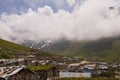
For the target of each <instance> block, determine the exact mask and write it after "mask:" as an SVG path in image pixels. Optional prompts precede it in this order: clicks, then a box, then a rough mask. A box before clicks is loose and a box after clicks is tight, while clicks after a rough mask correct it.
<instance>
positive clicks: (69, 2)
mask: <svg viewBox="0 0 120 80" xmlns="http://www.w3.org/2000/svg"><path fill="white" fill-rule="evenodd" d="M67 3H68V4H69V5H70V6H73V5H74V4H75V3H76V2H75V0H67Z"/></svg>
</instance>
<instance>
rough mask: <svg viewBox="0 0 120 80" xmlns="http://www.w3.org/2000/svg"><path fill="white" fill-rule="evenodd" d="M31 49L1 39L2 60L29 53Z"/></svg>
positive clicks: (0, 55)
mask: <svg viewBox="0 0 120 80" xmlns="http://www.w3.org/2000/svg"><path fill="white" fill-rule="evenodd" d="M29 51H30V48H28V47H24V46H21V45H18V44H15V43H12V42H8V41H5V40H2V39H0V58H10V57H12V54H16V53H27V52H29Z"/></svg>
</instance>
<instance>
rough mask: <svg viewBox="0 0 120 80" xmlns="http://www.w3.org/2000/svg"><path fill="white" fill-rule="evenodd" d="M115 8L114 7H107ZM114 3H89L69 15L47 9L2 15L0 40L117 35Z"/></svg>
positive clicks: (95, 0) (90, 0)
mask: <svg viewBox="0 0 120 80" xmlns="http://www.w3.org/2000/svg"><path fill="white" fill-rule="evenodd" d="M110 7H114V8H112V9H111V8H110ZM118 7H119V5H117V3H115V1H114V0H88V1H86V2H85V3H84V4H83V5H82V6H80V7H79V6H77V7H75V9H74V11H73V12H72V13H69V12H68V11H65V10H59V11H58V12H57V13H53V10H52V9H51V7H49V6H45V7H43V8H38V11H37V12H35V11H33V10H32V9H29V10H28V12H27V13H23V14H21V15H17V14H12V15H5V14H3V15H1V18H0V37H1V38H3V39H8V40H10V38H11V37H12V38H14V39H16V41H23V40H37V41H38V40H44V39H59V38H61V37H66V38H67V39H70V40H73V39H76V40H94V39H98V38H102V37H111V36H117V35H120V27H119V26H120V15H119V14H118V13H119V12H118Z"/></svg>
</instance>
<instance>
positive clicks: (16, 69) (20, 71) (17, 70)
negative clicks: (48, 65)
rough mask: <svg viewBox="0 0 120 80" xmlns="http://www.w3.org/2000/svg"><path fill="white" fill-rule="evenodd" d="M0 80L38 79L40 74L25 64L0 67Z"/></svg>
mask: <svg viewBox="0 0 120 80" xmlns="http://www.w3.org/2000/svg"><path fill="white" fill-rule="evenodd" d="M0 69H1V72H0V78H1V79H0V80H40V76H39V75H38V74H37V73H35V72H33V71H31V70H29V69H28V68H26V67H25V66H10V67H3V68H0Z"/></svg>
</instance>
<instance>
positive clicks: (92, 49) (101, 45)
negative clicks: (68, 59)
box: [29, 37, 120, 62]
mask: <svg viewBox="0 0 120 80" xmlns="http://www.w3.org/2000/svg"><path fill="white" fill-rule="evenodd" d="M46 44H48V43H45V42H44V44H43V42H42V44H41V43H40V42H39V43H34V45H35V46H33V47H35V48H39V47H41V46H43V45H46ZM29 46H30V44H29ZM41 49H42V50H44V51H49V52H52V53H56V54H62V55H67V56H74V57H80V58H88V59H90V60H99V61H117V62H120V58H119V57H120V37H113V38H102V39H99V40H94V41H82V42H78V41H69V40H66V39H61V40H58V41H53V42H51V43H49V45H48V46H45V47H44V48H41Z"/></svg>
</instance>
